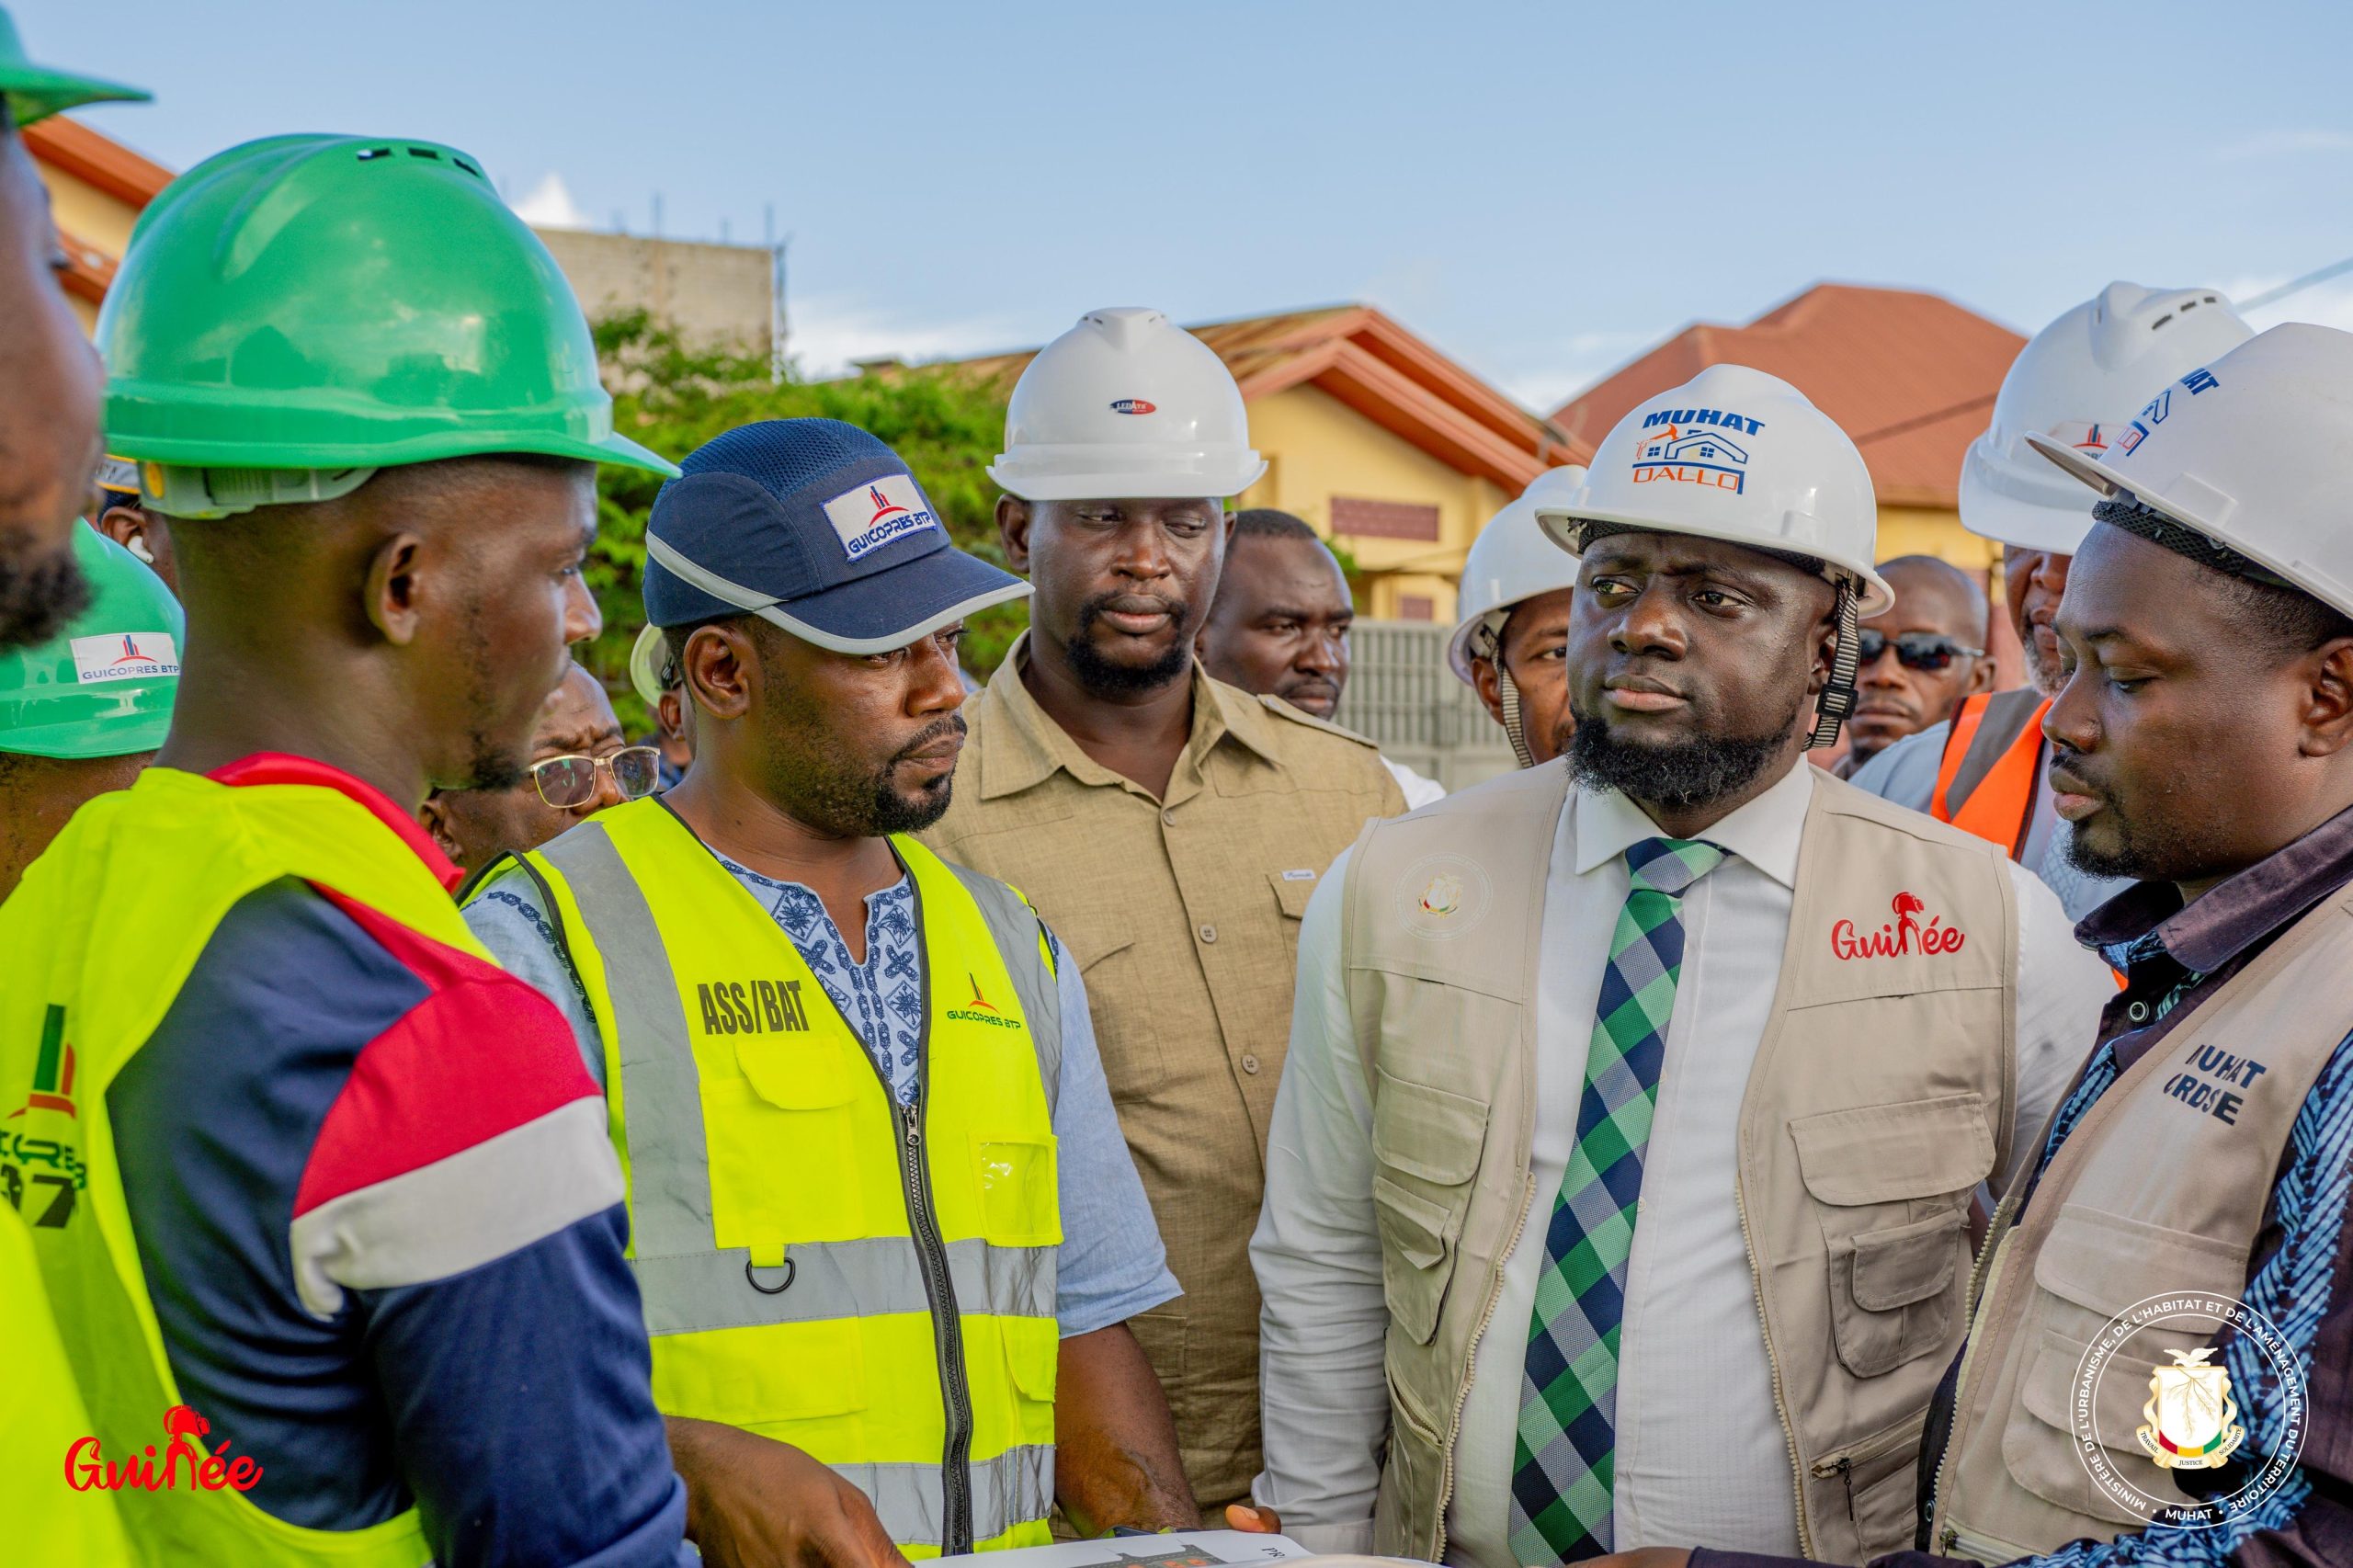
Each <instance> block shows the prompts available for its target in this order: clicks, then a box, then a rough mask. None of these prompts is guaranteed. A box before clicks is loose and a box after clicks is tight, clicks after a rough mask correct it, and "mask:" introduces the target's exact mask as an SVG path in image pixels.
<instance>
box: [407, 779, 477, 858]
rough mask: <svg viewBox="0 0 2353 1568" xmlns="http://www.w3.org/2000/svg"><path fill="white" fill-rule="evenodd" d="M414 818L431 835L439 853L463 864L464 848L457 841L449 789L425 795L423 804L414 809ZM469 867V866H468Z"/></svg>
mask: <svg viewBox="0 0 2353 1568" xmlns="http://www.w3.org/2000/svg"><path fill="white" fill-rule="evenodd" d="M416 820H417V821H418V823H420V824H423V826H424V828H425V831H426V833H428V834H431V835H433V842H434V843H435V844H437V845H438V846H440V847H441V853H442V854H444V855H447V856H448V857H449V858H450V859H452V860H454V861H456V862H458V863H459V864H460V865H464V864H465V855H466V852H465V848H464V846H461V845H460V844H459V842H458V835H457V824H456V823H455V822H454V821H453V820H452V818H451V813H450V811H449V790H434V791H433V793H431V794H430V795H427V796H426V797H425V804H423V805H422V806H419V807H418V808H417V809H416ZM469 869H471V868H469Z"/></svg>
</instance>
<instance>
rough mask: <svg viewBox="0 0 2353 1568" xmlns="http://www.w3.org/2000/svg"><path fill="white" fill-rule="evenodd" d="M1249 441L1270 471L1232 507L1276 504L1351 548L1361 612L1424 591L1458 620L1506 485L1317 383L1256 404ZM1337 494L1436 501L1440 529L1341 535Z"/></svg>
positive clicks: (1441, 613)
mask: <svg viewBox="0 0 2353 1568" xmlns="http://www.w3.org/2000/svg"><path fill="white" fill-rule="evenodd" d="M1250 443H1251V445H1253V446H1255V447H1256V448H1257V449H1258V450H1259V451H1260V452H1261V453H1262V454H1264V455H1265V457H1266V459H1267V472H1266V476H1265V477H1264V478H1262V479H1260V480H1259V481H1258V483H1256V484H1254V485H1252V486H1251V487H1250V488H1249V489H1248V490H1247V491H1245V492H1244V493H1243V494H1241V495H1240V496H1239V497H1237V498H1236V499H1235V501H1234V503H1233V504H1234V506H1237V507H1243V506H1278V507H1280V508H1281V509H1282V510H1284V511H1286V512H1290V513H1292V514H1294V515H1295V516H1298V517H1303V518H1305V519H1306V520H1307V521H1308V522H1309V523H1310V524H1312V525H1313V527H1314V528H1315V530H1316V532H1318V533H1320V534H1323V535H1324V536H1325V537H1326V538H1328V539H1331V540H1332V541H1333V543H1335V544H1336V545H1337V546H1339V547H1340V548H1341V549H1342V550H1345V551H1347V552H1348V554H1350V555H1351V556H1353V557H1354V558H1355V561H1356V563H1357V565H1358V569H1359V571H1360V573H1361V580H1362V583H1363V586H1364V592H1363V594H1362V595H1361V596H1360V597H1359V598H1358V603H1357V613H1358V615H1361V616H1364V617H1366V618H1367V619H1376V620H1393V619H1401V618H1402V617H1401V606H1402V604H1403V601H1404V599H1405V598H1406V597H1408V596H1419V597H1424V598H1427V599H1429V600H1430V601H1431V604H1432V612H1431V614H1432V619H1436V620H1438V621H1439V622H1441V623H1451V622H1452V621H1453V619H1454V614H1455V609H1454V607H1455V597H1456V592H1457V588H1458V586H1459V585H1460V584H1461V580H1462V558H1463V556H1464V554H1465V553H1466V552H1467V551H1469V550H1470V548H1471V541H1472V539H1474V538H1476V537H1477V535H1478V531H1479V529H1480V528H1483V527H1485V526H1486V522H1487V519H1488V518H1489V517H1494V516H1495V514H1496V513H1497V512H1499V511H1501V510H1502V509H1503V507H1504V505H1505V503H1506V502H1508V501H1509V500H1510V499H1511V496H1510V495H1509V494H1506V493H1505V491H1504V490H1503V488H1502V487H1501V486H1500V485H1497V484H1495V483H1492V482H1490V481H1488V480H1485V479H1483V478H1480V477H1478V476H1476V475H1473V474H1467V473H1464V472H1461V470H1459V469H1456V468H1454V467H1452V466H1451V465H1449V464H1448V463H1446V462H1443V461H1441V460H1438V459H1437V458H1434V457H1432V456H1431V455H1430V454H1429V453H1427V452H1426V451H1424V450H1422V449H1420V448H1419V447H1416V446H1415V445H1414V444H1413V443H1412V442H1410V441H1408V440H1405V439H1404V437H1399V436H1395V435H1392V434H1391V433H1390V432H1389V431H1387V430H1384V429H1382V428H1381V426H1378V425H1375V424H1374V423H1373V422H1372V421H1371V420H1370V419H1367V418H1366V417H1365V416H1364V415H1360V414H1358V412H1357V411H1356V410H1354V409H1352V408H1350V407H1348V406H1347V404H1346V403H1341V402H1339V401H1338V400H1337V399H1336V398H1334V397H1332V396H1330V395H1329V394H1327V393H1325V392H1319V391H1317V390H1316V389H1315V388H1313V387H1312V386H1297V387H1287V388H1285V389H1284V390H1283V391H1281V392H1275V393H1273V394H1271V395H1269V396H1267V397H1263V398H1260V399H1258V400H1257V401H1256V402H1255V403H1251V405H1250ZM1335 495H1347V496H1356V497H1361V498H1363V499H1365V500H1369V501H1396V502H1404V503H1406V504H1408V505H1412V506H1436V507H1437V508H1438V538H1437V540H1435V541H1433V540H1406V539H1381V538H1377V537H1371V536H1367V535H1363V534H1339V535H1336V536H1335V535H1334V534H1333V532H1332V497H1333V496H1335Z"/></svg>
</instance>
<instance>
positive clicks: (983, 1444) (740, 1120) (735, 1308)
mask: <svg viewBox="0 0 2353 1568" xmlns="http://www.w3.org/2000/svg"><path fill="white" fill-rule="evenodd" d="M891 843H892V848H893V849H894V850H895V851H896V853H897V856H898V858H899V859H900V861H901V862H902V863H903V864H904V866H905V867H906V869H907V871H908V873H909V874H910V876H911V877H912V878H913V880H914V884H915V908H916V911H917V919H918V923H919V925H920V927H921V932H920V943H919V948H918V950H919V953H920V962H921V964H922V970H923V987H922V991H923V995H924V1005H925V1007H926V1016H925V1018H924V1023H923V1027H924V1029H925V1037H924V1043H923V1064H922V1080H923V1081H922V1090H921V1094H920V1096H919V1101H918V1105H917V1106H915V1107H907V1106H902V1105H901V1104H900V1103H899V1102H898V1101H897V1100H896V1099H895V1098H894V1097H893V1096H892V1093H891V1091H890V1087H889V1085H888V1084H887V1083H886V1082H885V1081H884V1078H883V1075H882V1072H881V1067H880V1066H879V1065H878V1064H877V1063H876V1062H875V1060H874V1059H873V1057H872V1056H871V1055H870V1053H869V1052H868V1051H867V1049H866V1047H865V1046H864V1045H863V1044H861V1043H860V1041H859V1039H858V1035H857V1034H856V1033H855V1032H854V1030H853V1029H852V1028H851V1026H850V1025H849V1023H848V1022H847V1020H846V1019H844V1018H843V1017H842V1016H841V1014H840V1012H839V1011H838V1010H837V1009H836V1008H835V1006H834V1004H833V1002H832V1000H831V999H830V998H829V997H828V996H827V994H826V992H825V989H824V986H823V985H822V984H820V983H819V982H818V980H817V978H816V976H815V975H814V974H813V973H812V972H811V971H810V970H809V966H808V965H807V963H806V962H805V961H803V960H802V959H801V954H800V951H799V949H796V948H795V947H794V946H793V944H792V942H791V940H790V938H789V937H787V936H786V935H785V933H784V932H783V931H781V930H779V928H778V926H777V923H776V921H775V919H774V918H773V916H772V915H770V914H769V912H768V910H767V909H766V908H765V907H763V906H762V905H761V904H760V903H758V902H757V901H756V900H755V899H754V898H753V897H752V895H751V894H750V893H748V892H745V889H744V887H743V885H742V884H741V883H740V882H738V881H736V880H735V878H734V876H733V874H732V873H730V872H729V871H728V869H726V868H725V867H724V866H723V865H722V864H721V863H720V861H719V859H718V858H717V857H716V856H714V855H713V854H712V853H711V852H710V850H709V849H708V848H706V847H705V846H703V844H702V843H701V842H700V841H699V840H698V839H697V838H696V837H695V836H694V835H693V834H692V833H691V832H690V831H689V830H688V828H687V826H686V825H685V824H683V823H681V822H680V821H679V820H678V818H677V817H676V815H675V814H674V813H673V812H671V811H670V810H669V808H668V807H667V806H665V805H664V804H663V803H662V802H661V801H660V800H658V799H647V800H642V801H631V802H629V803H627V804H624V805H621V806H618V807H616V808H614V809H612V810H610V811H608V812H601V813H599V814H598V815H597V816H596V817H594V818H592V819H590V820H589V821H587V822H585V823H583V824H580V825H579V826H577V827H575V828H574V829H572V830H571V831H570V832H568V833H566V834H564V835H563V836H562V837H560V838H558V839H556V840H555V841H554V842H553V843H551V844H550V845H548V846H545V847H544V848H542V849H539V850H534V851H531V852H529V853H528V854H526V855H525V856H523V857H522V858H521V863H522V864H523V865H524V866H525V867H526V868H527V869H529V872H530V874H531V875H532V877H533V878H534V879H535V880H536V881H538V882H539V883H540V889H541V892H542V894H543V895H544V897H545V900H546V903H547V905H548V907H549V910H550V918H551V921H552V922H553V923H554V924H555V925H556V926H557V928H558V931H559V935H560V939H561V941H562V942H563V946H564V948H565V949H566V951H567V952H568V953H569V954H570V957H571V959H572V961H573V965H574V969H575V971H577V973H578V974H579V976H580V980H581V983H582V986H583V989H584V990H585V992H586V994H587V998H588V1003H589V1008H590V1011H591V1012H592V1013H594V1015H595V1017H596V1020H597V1031H598V1034H599V1035H600V1037H601V1039H602V1041H603V1047H604V1054H605V1093H606V1099H607V1103H608V1106H609V1107H610V1125H611V1130H612V1137H613V1143H614V1146H615V1148H616V1149H617V1150H618V1151H619V1152H620V1161H621V1168H622V1170H623V1172H624V1174H625V1175H626V1176H627V1179H628V1183H629V1211H630V1255H631V1261H632V1263H633V1265H634V1267H635V1268H636V1270H637V1279H638V1288H639V1290H640V1291H641V1292H642V1295H643V1297H644V1301H645V1314H646V1325H647V1328H648V1329H649V1331H650V1332H651V1334H652V1336H653V1342H654V1403H656V1404H658V1405H660V1406H661V1408H662V1409H663V1410H664V1411H665V1412H666V1413H668V1414H670V1415H681V1416H693V1417H698V1418H700V1419H703V1420H710V1421H721V1422H725V1423H727V1424H729V1425H731V1426H741V1427H744V1428H745V1429H746V1430H749V1431H753V1432H757V1433H760V1434H762V1435H764V1436H767V1437H776V1438H779V1439H780V1440H782V1441H785V1442H789V1443H791V1444H793V1445H794V1446H795V1447H797V1448H800V1449H804V1450H806V1451H807V1452H808V1453H810V1454H812V1455H813V1456H814V1457H815V1458H817V1459H818V1460H822V1461H824V1463H826V1464H827V1465H830V1466H832V1467H833V1468H834V1469H835V1471H837V1472H839V1473H840V1474H841V1475H842V1476H843V1477H844V1478H845V1479H847V1480H848V1481H850V1482H851V1483H854V1484H856V1485H857V1486H858V1488H859V1489H860V1490H861V1491H863V1492H864V1493H865V1494H867V1495H868V1497H870V1499H872V1501H873V1503H874V1506H875V1510H876V1512H877V1513H878V1514H879V1515H880V1516H881V1521H882V1524H883V1527H884V1528H886V1529H888V1530H889V1531H890V1532H891V1535H892V1540H895V1541H897V1542H898V1543H899V1546H900V1548H901V1550H902V1551H905V1552H906V1553H907V1554H908V1555H909V1556H911V1557H926V1556H937V1555H940V1554H942V1553H943V1552H947V1553H955V1552H960V1551H988V1550H992V1549H995V1548H1002V1547H1012V1546H1034V1545H1042V1544H1044V1543H1046V1542H1047V1541H1048V1540H1050V1539H1051V1532H1050V1530H1049V1528H1048V1525H1047V1517H1048V1513H1049V1511H1050V1509H1051V1506H1052V1501H1053V1484H1052V1475H1053V1440H1054V1411H1053V1397H1054V1376H1055V1366H1056V1358H1057V1356H1058V1354H1059V1351H1060V1335H1059V1333H1058V1331H1057V1329H1056V1325H1055V1320H1054V1278H1055V1270H1054V1256H1055V1248H1056V1246H1057V1245H1058V1244H1060V1243H1061V1241H1062V1216H1061V1208H1060V1203H1059V1200H1058V1198H1057V1195H1056V1187H1055V1141H1054V1133H1053V1096H1054V1093H1055V1091H1056V1089H1057V1088H1058V1087H1059V1085H1060V1081H1061V1049H1062V1047H1061V1028H1060V1019H1059V1011H1058V1002H1057V993H1056V992H1055V990H1054V980H1053V973H1052V970H1051V960H1050V957H1049V955H1048V953H1047V950H1046V948H1045V943H1044V937H1043V934H1042V928H1041V927H1040V926H1039V924H1038V922H1037V919H1036V916H1035V915H1032V914H1031V913H1030V912H1029V906H1028V905H1027V904H1026V903H1023V902H1022V901H1021V899H1020V896H1019V895H1018V894H1017V893H1015V892H1013V891H1012V890H1011V889H1009V888H1006V886H1004V884H1002V883H1000V882H995V881H990V880H989V879H987V878H984V877H982V876H980V875H978V874H977V873H975V872H970V871H965V870H962V869H960V868H956V867H952V866H949V865H948V864H947V863H946V862H944V861H942V860H940V859H939V858H938V857H937V856H935V855H933V854H932V853H931V852H930V851H928V850H926V849H925V848H924V847H923V846H921V845H919V844H917V843H915V841H914V840H913V839H911V838H906V837H903V836H894V837H893V838H892V841H891Z"/></svg>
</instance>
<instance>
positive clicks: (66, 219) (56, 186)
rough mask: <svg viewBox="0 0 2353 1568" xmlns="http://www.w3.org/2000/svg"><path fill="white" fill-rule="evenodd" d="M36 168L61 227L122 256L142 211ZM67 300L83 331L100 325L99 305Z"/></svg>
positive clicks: (61, 175)
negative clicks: (47, 191) (78, 318)
mask: <svg viewBox="0 0 2353 1568" xmlns="http://www.w3.org/2000/svg"><path fill="white" fill-rule="evenodd" d="M33 167H34V168H36V169H38V170H39V171H40V182H41V184H42V185H44V186H46V187H49V205H50V210H51V212H52V213H53V214H55V216H56V219H57V226H58V227H59V228H61V229H63V230H64V231H65V232H66V233H69V234H71V235H73V236H74V238H75V239H77V240H84V241H86V242H88V243H89V244H94V245H96V246H97V247H98V249H100V250H102V251H105V252H106V253H107V254H108V256H117V257H119V256H121V255H122V253H123V250H124V248H125V247H126V246H128V245H129V244H131V225H132V224H133V223H135V222H138V221H139V212H138V210H137V209H136V208H133V207H131V206H130V205H129V204H128V203H126V202H121V201H118V200H116V199H114V198H113V197H111V196H108V195H107V194H106V193H105V192H104V191H102V190H100V189H98V188H97V187H96V186H93V185H89V184H86V183H85V182H84V181H82V180H78V179H75V178H74V176H72V175H69V174H65V173H63V172H62V171H60V170H58V169H54V168H51V166H50V165H47V164H45V163H42V162H41V161H40V160H39V159H38V158H36V159H35V160H34V161H33ZM66 298H67V299H68V300H69V301H71V302H72V304H73V306H74V314H75V315H78V316H80V317H81V318H82V327H83V330H85V331H87V330H89V329H90V328H92V327H94V326H96V325H97V323H98V307H97V306H96V305H94V304H92V303H90V301H87V300H85V299H83V298H82V297H81V296H80V295H78V294H69V295H68V296H66Z"/></svg>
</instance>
